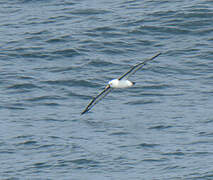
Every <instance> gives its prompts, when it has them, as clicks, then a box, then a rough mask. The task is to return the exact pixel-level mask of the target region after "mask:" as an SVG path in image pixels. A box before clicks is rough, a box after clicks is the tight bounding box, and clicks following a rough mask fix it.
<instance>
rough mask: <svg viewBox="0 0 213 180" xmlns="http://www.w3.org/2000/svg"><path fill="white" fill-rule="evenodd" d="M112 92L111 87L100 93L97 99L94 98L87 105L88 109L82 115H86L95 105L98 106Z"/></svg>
mask: <svg viewBox="0 0 213 180" xmlns="http://www.w3.org/2000/svg"><path fill="white" fill-rule="evenodd" d="M110 90H111V88H110V86H107V87H106V88H105V89H104V90H103V91H102V92H100V93H99V94H98V95H97V96H96V97H94V98H93V99H92V100H91V101H90V103H89V104H88V105H87V107H86V108H85V109H84V110H83V111H82V112H81V115H83V114H85V113H86V112H88V111H89V110H90V109H92V107H93V106H95V104H97V103H98V102H99V101H100V100H101V99H103V98H104V97H105V96H106V95H107V94H108V93H109V92H110ZM102 95H103V96H102ZM101 96H102V97H101Z"/></svg>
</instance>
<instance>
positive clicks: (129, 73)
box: [118, 53, 161, 80]
mask: <svg viewBox="0 0 213 180" xmlns="http://www.w3.org/2000/svg"><path fill="white" fill-rule="evenodd" d="M160 54H161V53H158V54H156V55H154V56H153V57H151V58H149V59H146V60H145V61H143V62H141V63H138V64H135V65H134V66H133V67H132V68H131V69H130V70H129V71H127V72H126V73H124V74H123V75H122V76H121V77H119V78H118V80H121V79H123V78H124V77H126V76H127V75H128V77H129V76H130V75H132V74H134V73H135V72H136V71H138V70H139V69H141V68H142V67H143V66H144V65H145V64H146V63H147V62H148V61H151V60H153V59H155V58H156V57H158V56H159V55H160Z"/></svg>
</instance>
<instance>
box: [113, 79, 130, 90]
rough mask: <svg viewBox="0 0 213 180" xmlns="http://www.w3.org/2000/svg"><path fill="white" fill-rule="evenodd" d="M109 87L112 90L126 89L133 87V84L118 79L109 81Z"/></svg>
mask: <svg viewBox="0 0 213 180" xmlns="http://www.w3.org/2000/svg"><path fill="white" fill-rule="evenodd" d="M109 85H110V87H112V88H128V87H131V86H133V83H132V82H131V81H129V80H120V81H119V80H118V79H113V80H111V81H109Z"/></svg>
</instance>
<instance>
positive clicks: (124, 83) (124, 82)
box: [81, 53, 161, 114]
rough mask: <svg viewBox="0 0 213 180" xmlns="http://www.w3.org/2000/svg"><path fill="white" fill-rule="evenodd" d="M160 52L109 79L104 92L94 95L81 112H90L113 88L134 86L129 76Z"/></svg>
mask: <svg viewBox="0 0 213 180" xmlns="http://www.w3.org/2000/svg"><path fill="white" fill-rule="evenodd" d="M160 54H161V53H157V54H156V55H154V56H153V57H151V58H149V59H146V60H145V61H143V62H140V63H138V64H135V65H134V66H132V68H131V69H130V70H129V71H127V72H126V73H124V74H123V75H122V76H121V77H119V78H118V79H113V80H111V81H109V82H108V84H107V85H106V87H105V88H104V90H103V91H102V92H100V93H99V94H98V95H97V96H96V97H94V98H93V99H92V100H91V101H90V103H89V104H88V105H87V107H86V108H85V109H84V110H83V111H82V112H81V114H84V113H86V112H88V111H89V110H90V109H92V107H93V106H95V104H97V103H98V102H99V101H100V100H101V99H103V98H104V97H105V96H106V95H107V94H108V93H109V92H110V91H111V90H112V89H114V88H128V87H131V86H133V85H134V84H135V83H134V82H131V81H129V80H128V77H129V76H131V75H133V74H134V73H135V72H136V71H138V70H139V69H141V68H142V67H143V66H144V65H145V64H146V63H147V62H148V61H151V60H153V59H155V58H156V57H158V56H159V55H160Z"/></svg>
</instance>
